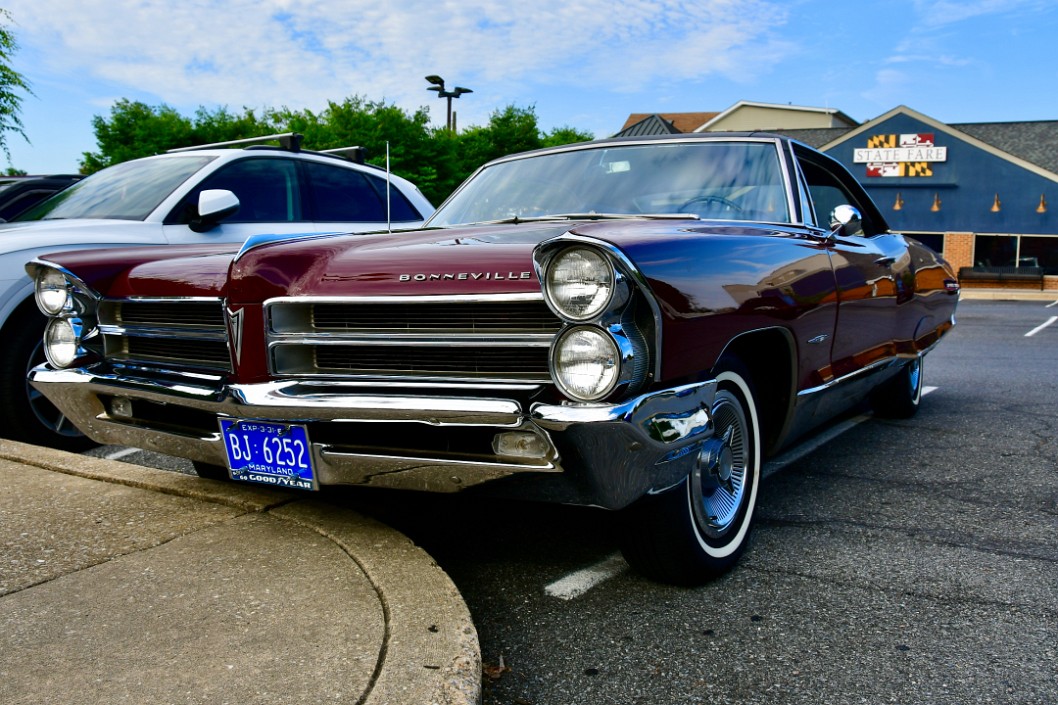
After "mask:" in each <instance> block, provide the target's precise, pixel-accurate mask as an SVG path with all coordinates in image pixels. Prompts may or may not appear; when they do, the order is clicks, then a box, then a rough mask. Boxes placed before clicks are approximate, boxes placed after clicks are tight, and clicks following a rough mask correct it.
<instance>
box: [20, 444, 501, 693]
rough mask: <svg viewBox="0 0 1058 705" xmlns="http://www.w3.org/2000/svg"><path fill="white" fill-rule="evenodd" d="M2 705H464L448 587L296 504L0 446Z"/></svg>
mask: <svg viewBox="0 0 1058 705" xmlns="http://www.w3.org/2000/svg"><path fill="white" fill-rule="evenodd" d="M0 483H2V485H0V542H2V543H3V550H2V552H0V703H4V704H5V705H16V704H19V705H21V704H23V703H54V702H61V703H64V704H66V705H75V704H78V703H85V704H88V703H92V704H93V705H95V704H97V703H137V704H139V703H209V704H211V705H212V704H215V703H216V704H219V703H240V704H242V703H254V704H255V705H256V704H260V703H365V704H372V705H374V704H378V705H382V704H386V705H397V704H404V703H408V704H409V705H411V704H414V705H424V704H427V703H453V704H464V703H468V704H471V703H477V702H478V701H479V700H480V686H481V682H480V678H481V657H480V651H479V647H478V641H477V633H476V631H475V629H474V626H473V623H472V622H471V619H470V614H469V612H468V610H467V608H466V605H465V604H464V603H463V600H462V598H461V597H460V595H459V593H458V591H457V590H456V588H455V586H454V585H453V584H452V582H451V580H449V578H448V576H447V575H445V574H444V572H442V571H441V569H440V568H439V567H438V566H437V565H436V564H435V563H434V562H433V560H432V559H431V558H430V557H429V556H428V555H427V554H426V553H425V552H424V551H422V549H420V548H418V547H417V546H415V545H413V544H412V543H411V541H409V540H408V539H407V538H406V537H404V536H403V535H402V534H400V533H398V532H396V531H394V530H393V529H390V528H388V527H386V526H384V525H382V524H380V523H378V522H376V521H374V520H372V519H368V518H366V517H364V516H362V515H359V514H356V513H355V512H352V511H350V510H346V509H342V508H337V507H331V506H328V505H326V504H324V503H322V502H319V501H317V500H315V499H313V498H311V497H306V495H304V494H291V493H283V492H278V491H273V490H271V489H268V488H256V487H253V486H242V485H234V484H231V483H223V482H213V481H209V480H202V479H199V478H195V477H189V476H185V475H180V474H177V473H172V472H166V471H161V470H153V469H150V468H141V467H137V466H133V465H127V464H125V463H120V462H115V461H108V460H101V459H98V458H90V457H87V456H81V455H74V454H70V453H63V452H61V451H54V450H50V449H44V448H37V447H34V446H29V445H25V444H22V443H16V442H13V441H0Z"/></svg>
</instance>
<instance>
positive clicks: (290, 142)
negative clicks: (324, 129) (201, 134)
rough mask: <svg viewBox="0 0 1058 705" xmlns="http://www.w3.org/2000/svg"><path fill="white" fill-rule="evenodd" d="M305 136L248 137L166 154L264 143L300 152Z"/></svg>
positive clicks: (291, 133)
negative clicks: (272, 143)
mask: <svg viewBox="0 0 1058 705" xmlns="http://www.w3.org/2000/svg"><path fill="white" fill-rule="evenodd" d="M303 139H305V136H304V135H302V134H300V133H298V132H282V133H279V134H276V135H265V136H263V137H248V138H246V139H244V140H230V141H228V142H214V143H212V144H197V145H195V146H193V147H177V148H176V149H167V150H166V151H165V152H166V154H172V153H174V152H194V151H195V150H199V149H214V148H216V147H234V146H236V145H251V144H263V143H265V142H279V146H280V147H282V148H283V149H285V150H286V151H288V152H300V151H301V140H303Z"/></svg>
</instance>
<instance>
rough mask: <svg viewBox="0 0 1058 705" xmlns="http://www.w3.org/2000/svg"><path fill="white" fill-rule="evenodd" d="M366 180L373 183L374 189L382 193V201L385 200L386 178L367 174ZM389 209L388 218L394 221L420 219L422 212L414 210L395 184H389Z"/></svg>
mask: <svg viewBox="0 0 1058 705" xmlns="http://www.w3.org/2000/svg"><path fill="white" fill-rule="evenodd" d="M367 178H368V180H370V181H371V183H372V184H373V185H374V187H375V190H376V191H378V192H379V194H381V195H382V201H383V202H385V200H386V180H385V179H384V178H383V177H381V176H370V175H369V176H368V177H367ZM389 210H390V219H391V220H392V221H393V222H394V223H399V222H401V221H408V220H422V219H423V218H422V213H420V212H419V211H418V210H416V208H415V206H413V205H412V204H411V201H409V200H408V199H407V197H406V196H405V195H404V194H403V193H401V191H400V189H399V188H397V187H396V186H392V185H391V186H390V189H389Z"/></svg>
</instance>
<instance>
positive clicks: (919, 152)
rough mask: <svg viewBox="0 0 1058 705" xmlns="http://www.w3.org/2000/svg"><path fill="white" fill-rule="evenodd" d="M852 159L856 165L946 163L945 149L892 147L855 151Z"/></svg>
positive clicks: (946, 151) (946, 154) (946, 150)
mask: <svg viewBox="0 0 1058 705" xmlns="http://www.w3.org/2000/svg"><path fill="white" fill-rule="evenodd" d="M852 159H853V161H854V162H856V163H857V164H871V163H890V164H891V163H894V162H946V161H948V148H947V147H893V148H890V149H872V148H870V147H867V148H864V149H857V150H855V152H854V153H853V156H852Z"/></svg>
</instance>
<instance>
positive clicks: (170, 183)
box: [16, 155, 214, 220]
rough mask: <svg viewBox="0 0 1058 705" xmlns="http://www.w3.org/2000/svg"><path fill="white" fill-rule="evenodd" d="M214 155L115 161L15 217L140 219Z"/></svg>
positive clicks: (26, 218)
mask: <svg viewBox="0 0 1058 705" xmlns="http://www.w3.org/2000/svg"><path fill="white" fill-rule="evenodd" d="M213 159H214V157H209V156H204V155H193V156H186V157H183V156H181V157H165V158H160V159H137V160H134V161H131V162H124V163H122V164H115V165H114V166H112V167H107V168H106V169H103V170H102V171H100V172H98V173H95V174H93V175H92V176H89V177H88V178H87V179H84V180H83V181H78V182H77V183H76V184H74V185H73V186H70V187H69V188H68V189H66V190H65V191H60V192H59V193H57V194H55V195H54V196H52V197H51V198H49V199H48V200H46V201H44V202H43V203H41V204H40V205H38V206H37V207H36V208H32V209H30V210H29V211H27V212H25V213H23V214H22V215H21V216H19V217H18V218H16V220H58V219H66V218H117V219H119V220H143V219H145V218H146V217H147V216H148V215H150V214H151V212H152V211H154V209H155V208H157V207H158V205H159V204H160V203H161V202H162V201H164V200H165V199H166V197H168V196H169V194H171V193H172V192H173V191H174V190H176V188H177V187H178V186H179V185H180V184H182V183H183V182H184V181H185V180H186V179H187V178H188V177H189V176H191V175H192V174H194V173H195V172H196V171H198V170H199V169H201V168H202V167H203V166H205V165H206V164H208V163H209V162H210V161H212V160H213Z"/></svg>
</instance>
